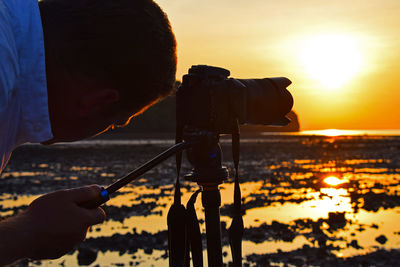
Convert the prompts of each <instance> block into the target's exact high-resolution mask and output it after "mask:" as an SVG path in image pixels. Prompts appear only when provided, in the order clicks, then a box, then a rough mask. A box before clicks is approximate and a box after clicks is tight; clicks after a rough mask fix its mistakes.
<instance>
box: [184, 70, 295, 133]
mask: <svg viewBox="0 0 400 267" xmlns="http://www.w3.org/2000/svg"><path fill="white" fill-rule="evenodd" d="M229 75H230V72H229V71H228V70H226V69H223V68H218V67H212V66H207V65H195V66H192V67H191V68H190V69H189V73H188V74H186V75H184V76H183V80H182V84H181V85H180V87H179V88H178V91H177V94H176V96H177V97H176V101H177V104H176V112H177V114H176V116H177V125H178V127H181V129H183V128H185V127H190V128H192V129H203V130H207V131H211V132H214V133H217V134H230V133H231V132H232V125H234V124H237V122H238V123H239V124H245V123H251V124H264V125H278V126H284V125H287V124H288V123H289V122H290V120H289V119H287V118H286V117H285V115H286V114H287V113H288V112H290V110H291V109H292V107H293V98H292V95H291V94H290V93H289V91H288V90H287V89H286V87H287V86H289V85H290V84H291V81H290V80H289V79H287V78H283V77H281V78H265V79H235V78H228V77H229Z"/></svg>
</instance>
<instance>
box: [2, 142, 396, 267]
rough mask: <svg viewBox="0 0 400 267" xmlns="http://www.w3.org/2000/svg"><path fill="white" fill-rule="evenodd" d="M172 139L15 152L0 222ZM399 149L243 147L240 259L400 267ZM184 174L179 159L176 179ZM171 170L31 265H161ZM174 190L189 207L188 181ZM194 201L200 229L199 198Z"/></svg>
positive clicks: (228, 202)
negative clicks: (60, 250) (55, 254)
mask: <svg viewBox="0 0 400 267" xmlns="http://www.w3.org/2000/svg"><path fill="white" fill-rule="evenodd" d="M171 144H172V141H171V140H168V139H163V138H161V139H157V140H155V139H151V140H148V139H143V140H135V141H124V142H120V141H118V140H98V141H95V142H93V141H89V142H81V143H77V144H75V145H67V144H60V145H54V146H50V147H45V146H40V145H26V146H23V147H20V148H18V149H17V150H16V151H15V153H14V154H13V156H12V158H11V160H10V162H9V164H8V166H7V168H6V170H5V172H4V173H3V174H2V176H1V178H0V182H1V186H0V216H2V217H3V218H5V217H7V216H11V215H13V214H15V213H17V212H19V211H20V210H21V209H24V208H26V206H27V205H28V204H29V203H30V201H32V200H33V199H34V198H36V197H37V196H39V195H40V194H43V193H47V192H51V191H54V190H57V189H63V188H71V187H77V186H82V185H87V184H93V183H96V184H100V185H108V184H110V183H111V182H113V181H114V180H115V179H117V178H118V177H121V176H123V175H124V174H126V173H127V172H129V171H131V170H132V169H134V168H135V167H137V166H139V165H140V164H142V163H144V162H146V161H147V160H149V159H150V158H152V157H153V156H155V155H156V154H158V153H160V152H161V151H163V150H164V149H166V148H167V147H169V146H170V145H171ZM222 147H223V151H224V162H225V163H226V164H225V165H227V166H228V167H229V168H230V169H232V167H233V165H232V160H231V153H230V150H231V147H230V144H229V142H228V141H227V140H224V141H223V142H222ZM399 152H400V138H399V137H379V136H353V137H317V136H264V137H256V138H245V139H244V140H242V144H241V162H240V179H241V181H242V185H241V188H242V197H243V198H242V201H243V207H244V208H245V210H246V211H245V214H244V222H245V228H246V229H245V234H244V239H243V254H244V261H245V262H246V264H247V265H249V266H284V265H285V264H287V265H288V266H289V265H294V266H384V265H385V266H397V265H398V264H397V263H398V262H399V260H400V255H399V250H398V249H399V248H400V225H399V224H398V222H399V221H400V197H399V194H400V187H399V180H400V153H399ZM189 170H190V165H189V164H188V163H187V161H186V160H185V163H184V166H183V171H182V173H187V172H188V171H189ZM175 175H176V174H175V163H174V160H173V159H169V160H167V161H166V162H164V163H162V164H161V165H160V166H158V167H156V168H155V169H153V170H151V171H149V172H148V173H146V174H145V175H143V177H141V178H140V179H139V180H137V181H135V182H134V183H132V184H131V185H129V186H128V187H126V188H125V189H124V190H123V191H121V192H120V193H119V194H117V195H116V196H114V197H113V198H112V199H111V201H110V202H109V203H108V204H107V205H106V206H105V210H106V213H107V221H106V222H105V223H104V224H102V225H99V226H95V227H93V228H92V230H91V232H90V233H89V234H88V238H87V240H86V241H85V242H84V243H82V244H81V245H80V246H79V247H78V248H77V250H75V251H73V252H71V254H69V255H66V256H64V257H62V258H61V259H58V260H53V261H43V262H31V263H29V264H30V265H32V266H38V265H40V264H47V266H60V265H65V266H75V265H90V266H96V265H98V266H111V265H114V266H115V265H117V266H123V265H125V266H150V265H151V264H153V265H154V266H165V265H166V264H167V262H168V259H167V256H168V254H167V246H168V243H167V233H166V213H167V212H168V208H169V205H170V204H171V203H172V195H173V186H172V184H173V182H174V177H175ZM328 177H331V178H330V180H329V179H327V178H328ZM328 182H330V183H328ZM332 183H333V184H332ZM182 185H183V190H182V191H183V199H184V202H185V203H186V201H187V200H188V199H189V197H190V195H191V193H192V192H194V191H195V190H196V189H197V185H196V184H194V183H191V182H183V183H182ZM221 194H222V202H223V206H222V207H221V221H222V234H223V244H224V248H223V251H224V262H225V263H226V264H228V263H229V262H230V261H231V255H230V249H229V247H228V246H227V245H228V240H227V232H226V231H227V230H226V228H228V227H229V225H230V222H231V219H230V215H231V207H232V198H233V184H232V181H231V180H229V181H227V182H226V183H224V184H223V185H222V186H221ZM197 202H198V203H196V210H197V214H198V216H199V218H200V221H201V222H202V223H201V228H202V231H203V233H204V228H205V226H204V215H203V211H202V207H201V204H200V202H201V201H200V198H199V199H198V201H197ZM203 241H204V242H203V243H204V247H205V240H204V238H203ZM205 258H206V257H205ZM21 264H25V263H21Z"/></svg>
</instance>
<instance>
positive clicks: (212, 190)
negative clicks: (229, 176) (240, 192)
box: [202, 185, 222, 267]
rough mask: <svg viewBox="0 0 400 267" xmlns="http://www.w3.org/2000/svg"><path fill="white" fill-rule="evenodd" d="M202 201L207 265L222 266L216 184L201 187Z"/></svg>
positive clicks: (218, 201) (219, 196)
mask: <svg viewBox="0 0 400 267" xmlns="http://www.w3.org/2000/svg"><path fill="white" fill-rule="evenodd" d="M202 203H203V207H204V210H205V217H206V236H207V259H208V266H210V267H221V266H222V246H221V221H220V212H219V207H220V205H221V194H220V192H219V189H218V185H215V186H205V187H203V193H202Z"/></svg>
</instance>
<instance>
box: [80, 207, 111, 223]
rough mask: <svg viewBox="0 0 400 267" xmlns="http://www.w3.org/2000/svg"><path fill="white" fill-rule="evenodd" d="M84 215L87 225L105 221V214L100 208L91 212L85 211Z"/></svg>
mask: <svg viewBox="0 0 400 267" xmlns="http://www.w3.org/2000/svg"><path fill="white" fill-rule="evenodd" d="M85 214H86V218H87V224H88V225H94V224H99V223H102V222H104V220H105V219H106V213H105V212H104V210H103V209H102V208H96V209H91V210H88V209H85Z"/></svg>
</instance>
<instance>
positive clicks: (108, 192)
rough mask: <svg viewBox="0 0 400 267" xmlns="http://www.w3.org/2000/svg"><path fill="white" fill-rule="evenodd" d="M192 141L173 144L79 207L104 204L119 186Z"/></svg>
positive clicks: (122, 185)
mask: <svg viewBox="0 0 400 267" xmlns="http://www.w3.org/2000/svg"><path fill="white" fill-rule="evenodd" d="M191 145H192V143H188V142H181V143H178V144H175V145H174V146H172V147H170V148H168V149H167V150H165V151H164V152H162V153H161V154H159V155H157V156H156V157H155V158H153V159H152V160H150V161H148V162H146V163H145V164H143V165H142V166H140V167H139V168H137V169H135V170H134V171H132V172H130V173H129V174H127V175H126V176H124V177H122V178H120V179H119V180H118V181H116V182H115V183H113V184H111V185H110V186H108V187H107V188H105V189H104V188H102V190H101V192H100V195H99V196H98V197H96V198H95V199H92V200H90V201H88V202H85V203H83V204H81V205H80V206H81V207H84V208H88V209H94V208H97V207H98V206H100V205H102V204H104V203H105V202H107V201H108V200H109V199H110V195H111V194H112V193H114V192H116V191H118V190H119V189H120V188H122V187H124V186H125V185H127V184H129V183H130V182H132V181H133V180H135V179H137V178H138V177H139V176H141V175H142V174H144V173H146V172H147V171H149V170H150V169H152V168H153V167H155V166H156V165H158V164H160V163H161V162H163V161H164V160H166V159H167V158H169V157H170V156H172V155H174V154H175V153H178V152H180V151H182V150H184V149H186V148H188V147H190V146H191Z"/></svg>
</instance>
